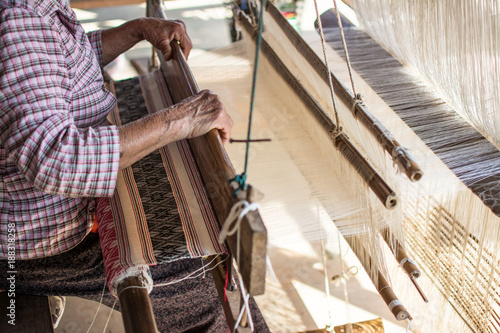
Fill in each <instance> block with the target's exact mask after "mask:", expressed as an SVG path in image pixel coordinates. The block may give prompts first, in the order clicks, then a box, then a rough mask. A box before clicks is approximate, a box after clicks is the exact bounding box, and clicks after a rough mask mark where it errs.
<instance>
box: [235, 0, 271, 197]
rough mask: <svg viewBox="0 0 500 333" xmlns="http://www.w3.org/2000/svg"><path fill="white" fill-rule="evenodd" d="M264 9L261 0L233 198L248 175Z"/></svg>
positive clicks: (244, 185) (264, 5) (263, 0)
mask: <svg viewBox="0 0 500 333" xmlns="http://www.w3.org/2000/svg"><path fill="white" fill-rule="evenodd" d="M265 7H266V0H262V3H261V4H260V14H259V17H258V19H259V29H258V32H257V47H256V48H255V61H254V66H253V74H252V90H251V93H250V113H249V116H248V131H247V139H246V141H245V142H246V150H245V166H244V169H243V173H242V174H241V175H239V176H236V178H235V179H234V180H235V181H236V182H237V183H238V189H237V190H236V191H235V192H234V193H233V196H235V195H236V193H238V191H239V190H246V188H247V184H246V178H247V173H248V157H249V154H250V143H251V142H252V139H251V134H252V121H253V111H254V105H255V103H254V102H255V91H256V88H257V72H258V69H259V55H260V49H261V47H262V31H263V30H264V8H265Z"/></svg>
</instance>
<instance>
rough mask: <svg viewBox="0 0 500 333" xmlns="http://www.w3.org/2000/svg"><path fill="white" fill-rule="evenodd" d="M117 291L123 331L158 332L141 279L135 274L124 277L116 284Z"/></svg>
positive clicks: (146, 291)
mask: <svg viewBox="0 0 500 333" xmlns="http://www.w3.org/2000/svg"><path fill="white" fill-rule="evenodd" d="M117 293H118V299H119V301H120V311H121V312H122V318H123V325H124V326H125V332H127V333H156V332H158V329H157V327H156V322H155V318H154V314H153V307H152V306H151V299H150V298H149V293H148V290H147V288H146V286H145V285H144V284H143V282H142V281H141V279H139V278H138V277H136V276H132V277H127V278H125V279H124V280H123V281H122V282H121V283H120V285H119V286H118V288H117Z"/></svg>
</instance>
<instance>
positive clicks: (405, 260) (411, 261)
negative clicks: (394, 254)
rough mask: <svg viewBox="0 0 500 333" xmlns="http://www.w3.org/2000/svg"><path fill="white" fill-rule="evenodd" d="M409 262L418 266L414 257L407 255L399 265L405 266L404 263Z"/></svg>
mask: <svg viewBox="0 0 500 333" xmlns="http://www.w3.org/2000/svg"><path fill="white" fill-rule="evenodd" d="M407 262H409V263H410V264H413V265H415V266H417V263H416V262H415V260H413V259H412V258H409V257H405V258H403V259H401V262H400V263H399V266H401V267H403V266H404V264H406V263H407Z"/></svg>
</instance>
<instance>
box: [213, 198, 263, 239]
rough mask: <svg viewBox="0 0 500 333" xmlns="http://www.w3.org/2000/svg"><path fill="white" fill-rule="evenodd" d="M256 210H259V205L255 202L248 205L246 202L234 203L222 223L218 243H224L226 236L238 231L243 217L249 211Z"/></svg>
mask: <svg viewBox="0 0 500 333" xmlns="http://www.w3.org/2000/svg"><path fill="white" fill-rule="evenodd" d="M257 209H259V204H258V203H256V202H252V203H249V202H248V201H246V200H241V201H238V202H237V203H235V204H234V205H233V207H231V210H230V211H229V214H228V216H227V218H226V220H225V221H224V225H223V226H222V230H221V231H220V234H219V243H220V244H222V243H224V241H225V240H226V238H227V236H231V235H234V234H235V233H236V231H238V230H239V227H240V223H241V221H242V220H243V218H244V217H245V215H247V214H248V212H249V211H253V210H257Z"/></svg>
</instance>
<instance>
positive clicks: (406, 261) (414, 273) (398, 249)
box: [380, 228, 429, 303]
mask: <svg viewBox="0 0 500 333" xmlns="http://www.w3.org/2000/svg"><path fill="white" fill-rule="evenodd" d="M380 234H381V235H382V238H383V239H384V241H385V242H386V243H387V245H388V246H389V248H390V249H391V252H392V253H393V254H394V257H395V258H396V260H397V262H398V263H399V264H400V265H401V263H403V264H402V265H401V266H402V268H403V269H404V271H405V272H406V274H407V275H408V277H409V278H410V281H411V282H412V283H413V286H414V287H415V288H416V289H417V291H418V293H419V294H420V296H421V297H422V299H423V300H424V302H426V303H427V302H429V299H428V298H427V296H425V294H424V291H423V290H422V288H421V287H420V285H419V284H418V282H417V279H418V278H419V277H420V275H421V274H422V272H421V271H420V269H419V268H418V266H417V264H416V263H415V261H413V260H412V259H411V258H410V256H409V255H408V254H407V253H406V251H405V250H404V248H403V245H401V243H400V242H399V240H397V239H396V238H395V237H394V235H393V234H392V233H391V231H390V230H389V228H384V229H382V230H381V231H380Z"/></svg>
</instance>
